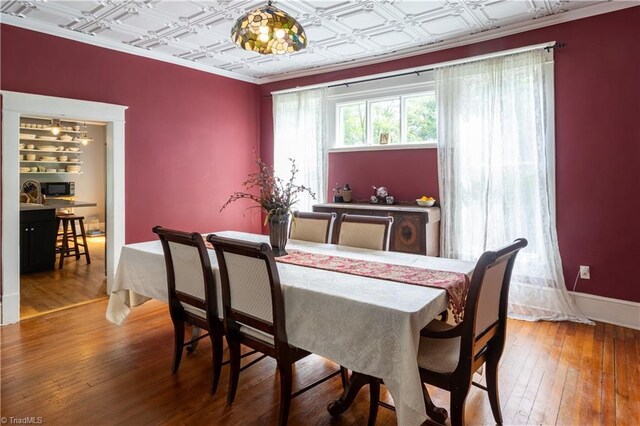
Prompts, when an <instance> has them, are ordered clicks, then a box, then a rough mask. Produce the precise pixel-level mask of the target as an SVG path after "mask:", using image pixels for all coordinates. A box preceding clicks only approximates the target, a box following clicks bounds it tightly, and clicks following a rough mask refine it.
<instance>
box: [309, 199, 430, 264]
mask: <svg viewBox="0 0 640 426" xmlns="http://www.w3.org/2000/svg"><path fill="white" fill-rule="evenodd" d="M313 211H314V212H323V213H332V212H335V213H336V214H337V215H338V218H337V220H336V224H335V226H334V227H333V237H332V240H331V241H332V242H333V243H334V244H336V243H337V242H338V234H339V233H340V225H341V220H340V217H341V216H342V214H343V213H349V214H359V215H368V216H393V226H392V228H391V243H390V250H391V251H399V252H403V253H414V254H424V255H427V256H439V255H440V208H439V207H420V206H416V205H402V204H394V205H383V204H365V203H324V204H316V205H314V206H313Z"/></svg>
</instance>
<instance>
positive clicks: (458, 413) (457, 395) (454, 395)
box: [449, 386, 469, 426]
mask: <svg viewBox="0 0 640 426" xmlns="http://www.w3.org/2000/svg"><path fill="white" fill-rule="evenodd" d="M468 393H469V386H467V387H466V388H465V387H462V388H459V389H456V390H452V391H451V409H450V410H449V411H450V414H451V426H463V425H464V403H465V401H466V399H467V394H468Z"/></svg>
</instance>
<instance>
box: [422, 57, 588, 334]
mask: <svg viewBox="0 0 640 426" xmlns="http://www.w3.org/2000/svg"><path fill="white" fill-rule="evenodd" d="M551 55H552V54H549V53H545V52H544V50H543V49H536V50H532V51H528V52H524V53H516V54H512V55H507V56H502V57H497V58H491V59H487V60H481V61H475V62H469V63H465V64H462V65H454V66H448V67H443V68H439V69H437V70H436V73H435V79H436V92H437V98H438V167H439V183H440V197H441V204H442V222H441V227H442V228H441V229H442V247H441V250H442V254H443V256H445V257H452V258H458V259H466V260H475V259H477V258H478V256H479V255H480V254H481V253H482V252H483V251H485V250H488V249H489V250H490V249H495V248H498V247H500V246H502V245H504V244H506V243H509V242H511V241H513V240H514V239H516V238H518V237H525V238H526V239H527V240H528V241H529V246H528V247H526V248H525V249H524V250H522V251H521V252H520V254H519V255H518V258H517V260H516V264H515V268H514V272H513V276H512V281H511V291H510V293H509V299H510V300H509V302H510V303H509V305H510V306H509V311H510V312H509V314H510V316H512V317H515V318H521V319H527V320H571V321H578V322H589V320H588V319H587V318H586V317H585V316H584V315H583V314H582V313H581V312H580V311H579V310H578V308H577V307H576V306H575V304H574V302H573V300H572V299H571V298H570V297H569V295H568V292H567V290H566V287H565V282H564V278H563V274H562V263H561V261H560V252H559V249H558V239H557V234H556V220H555V158H554V127H553V122H554V111H553V62H552V56H551Z"/></svg>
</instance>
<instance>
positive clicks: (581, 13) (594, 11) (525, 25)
mask: <svg viewBox="0 0 640 426" xmlns="http://www.w3.org/2000/svg"><path fill="white" fill-rule="evenodd" d="M636 6H638V3H637V2H633V1H627V0H619V1H610V2H608V3H598V4H595V5H592V6H586V7H583V8H580V9H577V10H570V11H568V12H564V13H559V14H557V15H551V16H547V17H544V18H540V19H535V20H532V21H527V22H520V23H516V24H512V25H507V26H504V27H501V28H497V29H495V30H489V31H485V32H483V33H478V34H470V35H467V36H462V37H458V38H456V39H453V40H451V41H445V42H442V43H438V44H433V45H428V46H419V47H416V48H411V49H406V50H402V52H400V53H398V54H393V53H391V54H388V55H382V56H379V57H376V58H373V59H370V60H366V59H364V60H358V61H354V62H350V63H348V64H345V63H341V64H336V65H330V66H326V67H317V68H313V69H306V70H300V71H294V72H290V73H287V74H284V75H278V76H271V77H261V78H258V84H267V83H273V82H276V81H282V80H290V79H294V78H299V77H306V76H309V75H315V74H324V73H329V72H332V71H340V70H344V69H350V68H359V67H363V66H367V65H374V64H379V63H383V62H389V61H393V60H396V59H403V58H409V57H412V56H418V55H423V54H426V53H432V52H437V51H439V50H446V49H452V48H454V47H459V46H466V45H469V44H474V43H480V42H483V41H488V40H493V39H496V38H501V37H506V36H510V35H513V34H518V33H523V32H526V31H531V30H536V29H538V28H544V27H549V26H552V25H557V24H561V23H563V22H569V21H575V20H577V19H583V18H588V17H591V16H595V15H602V14H604V13H610V12H615V11H618V10H622V9H628V8H631V7H636ZM559 41H561V40H559ZM425 65H428V64H425Z"/></svg>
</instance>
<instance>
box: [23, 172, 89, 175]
mask: <svg viewBox="0 0 640 426" xmlns="http://www.w3.org/2000/svg"><path fill="white" fill-rule="evenodd" d="M82 173H83V172H20V174H21V175H81V174H82Z"/></svg>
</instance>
